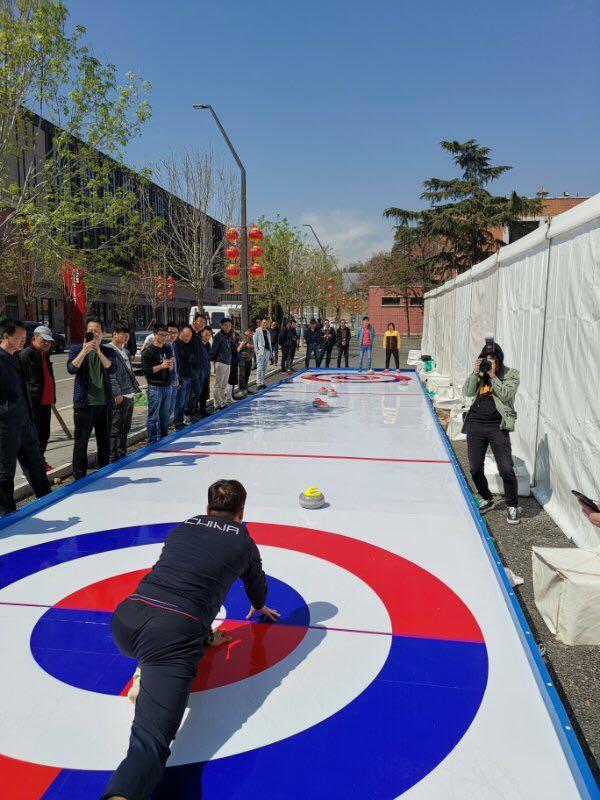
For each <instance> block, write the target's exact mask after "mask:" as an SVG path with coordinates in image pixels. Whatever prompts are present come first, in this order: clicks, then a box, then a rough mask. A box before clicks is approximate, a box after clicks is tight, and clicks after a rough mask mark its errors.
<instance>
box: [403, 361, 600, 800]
mask: <svg viewBox="0 0 600 800" xmlns="http://www.w3.org/2000/svg"><path fill="white" fill-rule="evenodd" d="M407 371H408V370H407ZM416 377H417V380H418V382H419V386H420V387H421V391H422V393H423V397H424V398H425V401H426V403H427V406H428V408H429V413H430V414H431V416H432V418H433V421H434V423H435V426H436V428H437V430H438V434H439V435H440V438H441V440H442V443H443V445H444V447H445V449H446V452H447V453H448V458H449V459H450V463H451V464H452V468H453V470H454V473H455V475H456V478H457V479H458V483H459V485H460V488H461V491H462V493H463V497H464V498H465V500H466V503H467V506H468V508H469V511H470V512H471V517H472V519H473V521H474V523H475V527H476V528H477V532H478V533H479V535H480V537H481V541H482V544H483V547H484V550H485V552H486V554H487V556H488V558H489V561H490V564H491V565H492V570H493V572H494V575H495V576H496V579H497V581H498V583H499V585H500V590H501V592H502V596H503V597H504V600H505V602H506V605H507V606H508V610H509V611H510V615H511V617H512V620H513V622H514V624H515V628H516V630H517V633H518V635H519V640H520V642H521V645H522V646H523V649H524V651H525V655H526V656H527V660H528V662H529V666H530V668H531V671H532V673H533V676H534V678H535V681H536V684H537V686H538V689H539V691H540V694H541V696H542V700H543V701H544V705H545V706H546V710H547V711H548V716H549V717H550V719H551V721H552V724H553V726H554V729H555V731H556V734H557V737H558V740H559V742H560V745H561V747H562V750H563V753H564V754H565V757H566V760H567V763H568V765H569V768H570V770H571V773H572V775H573V779H574V781H575V784H576V785H577V788H578V789H579V792H580V794H581V797H582V798H584V800H599V798H600V786H599V785H598V782H597V781H596V778H595V777H594V774H593V772H592V768H591V766H590V764H589V762H588V760H587V758H586V757H585V754H584V752H583V750H582V748H581V744H580V743H579V739H578V738H577V734H576V733H575V731H574V730H573V726H572V725H571V720H570V719H569V716H568V714H567V712H566V710H565V707H564V705H563V703H562V700H561V699H560V696H559V694H558V692H557V690H556V686H555V685H554V681H553V680H552V677H551V676H550V673H549V672H548V669H547V667H546V665H545V664H544V660H543V658H542V656H541V654H540V651H539V650H538V647H537V645H536V643H535V639H534V636H533V632H532V631H531V630H530V627H529V624H528V622H527V619H526V618H525V615H524V613H523V610H522V608H521V605H520V603H519V599H518V597H517V595H516V594H515V592H514V591H513V588H512V586H511V585H510V581H509V580H508V577H507V575H506V572H505V571H504V566H503V564H502V561H501V560H500V554H499V553H498V551H497V550H496V546H495V545H494V542H493V540H492V537H491V536H490V534H489V531H488V529H487V526H486V524H485V522H484V521H483V519H482V517H481V514H480V513H479V511H478V509H477V506H476V505H475V501H474V499H473V494H472V492H471V490H470V489H469V486H468V484H467V481H466V479H465V476H464V475H463V472H462V469H461V467H460V465H459V463H458V460H457V458H456V455H455V454H454V450H453V449H452V446H451V444H450V441H449V439H448V437H447V436H446V433H445V431H444V429H443V428H442V426H441V425H440V422H439V420H438V418H437V415H436V413H435V408H434V406H433V403H432V401H431V398H430V397H429V395H428V394H427V391H426V389H425V386H424V384H423V381H422V380H421V376H420V375H419V374H418V373H416Z"/></svg>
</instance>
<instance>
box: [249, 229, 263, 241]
mask: <svg viewBox="0 0 600 800" xmlns="http://www.w3.org/2000/svg"><path fill="white" fill-rule="evenodd" d="M248 238H249V239H250V241H251V242H260V240H261V239H262V238H263V232H262V231H261V229H260V228H257V227H256V225H255V226H254V227H252V228H250V230H249V231H248Z"/></svg>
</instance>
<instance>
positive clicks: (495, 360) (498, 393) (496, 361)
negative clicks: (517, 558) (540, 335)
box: [463, 336, 521, 525]
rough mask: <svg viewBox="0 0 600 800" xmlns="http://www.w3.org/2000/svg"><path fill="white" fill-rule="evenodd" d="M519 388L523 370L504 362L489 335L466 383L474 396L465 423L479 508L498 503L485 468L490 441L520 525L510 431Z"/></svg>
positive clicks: (513, 519)
mask: <svg viewBox="0 0 600 800" xmlns="http://www.w3.org/2000/svg"><path fill="white" fill-rule="evenodd" d="M518 388H519V372H518V370H516V369H510V368H509V367H506V366H505V364H504V353H503V351H502V348H501V347H500V345H498V344H497V343H496V342H494V338H493V336H487V337H486V345H485V347H484V348H483V350H482V351H481V353H480V354H479V358H477V359H476V361H475V363H474V365H473V372H472V373H471V374H470V375H469V377H468V378H467V380H466V381H465V385H464V386H463V394H464V395H465V397H474V398H475V400H474V401H473V404H472V405H471V408H470V409H469V411H468V413H467V415H466V417H465V423H464V425H463V433H466V435H467V448H468V453H469V468H470V470H471V477H472V478H473V483H474V484H475V486H476V488H477V491H478V492H479V495H480V497H481V502H480V504H479V512H480V513H481V514H485V513H486V512H487V511H489V510H490V509H492V508H493V507H494V499H493V497H492V493H491V492H490V489H489V486H488V482H487V478H486V477H485V472H484V460H485V454H486V452H487V449H488V445H489V446H490V447H491V448H492V453H493V454H494V458H495V459H496V464H497V465H498V471H499V473H500V477H501V478H502V482H503V484H504V496H505V499H506V521H507V522H508V523H510V524H511V525H518V524H519V522H520V521H521V520H520V518H519V509H518V502H519V501H518V483H517V477H516V475H515V469H514V464H513V459H512V450H511V445H510V432H511V431H514V429H515V421H516V419H517V413H516V411H515V406H514V403H515V396H516V394H517V389H518Z"/></svg>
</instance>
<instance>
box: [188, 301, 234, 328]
mask: <svg viewBox="0 0 600 800" xmlns="http://www.w3.org/2000/svg"><path fill="white" fill-rule="evenodd" d="M198 311H201V312H202V313H203V314H206V317H207V319H208V324H209V325H210V327H211V328H212V331H213V333H216V332H217V331H218V330H220V328H221V320H222V319H225V317H227V318H229V319H230V320H231V321H232V322H233V327H234V328H237V330H239V329H240V326H241V324H242V304H241V303H229V304H221V305H217V306H204V307H203V308H201V307H200V306H192V308H191V310H190V324H191V323H192V322H193V321H194V317H195V316H196V314H197V313H198Z"/></svg>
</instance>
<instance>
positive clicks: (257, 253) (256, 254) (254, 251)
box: [250, 244, 264, 258]
mask: <svg viewBox="0 0 600 800" xmlns="http://www.w3.org/2000/svg"><path fill="white" fill-rule="evenodd" d="M263 252H264V250H263V249H262V247H259V246H258V245H257V244H255V245H254V247H251V248H250V255H251V256H252V258H260V257H261V256H262V254H263Z"/></svg>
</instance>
